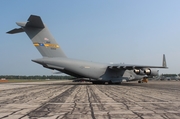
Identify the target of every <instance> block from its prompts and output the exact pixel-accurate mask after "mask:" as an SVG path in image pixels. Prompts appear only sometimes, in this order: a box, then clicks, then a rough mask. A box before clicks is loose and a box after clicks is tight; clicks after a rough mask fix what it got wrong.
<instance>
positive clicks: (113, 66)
mask: <svg viewBox="0 0 180 119" xmlns="http://www.w3.org/2000/svg"><path fill="white" fill-rule="evenodd" d="M108 68H110V69H129V70H131V69H143V68H168V67H167V65H166V58H165V55H164V54H163V61H162V66H148V65H147V66H146V65H132V64H110V65H108Z"/></svg>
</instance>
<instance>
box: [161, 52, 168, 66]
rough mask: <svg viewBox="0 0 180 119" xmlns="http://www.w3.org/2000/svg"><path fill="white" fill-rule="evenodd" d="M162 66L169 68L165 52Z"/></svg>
mask: <svg viewBox="0 0 180 119" xmlns="http://www.w3.org/2000/svg"><path fill="white" fill-rule="evenodd" d="M162 67H166V68H167V64H166V57H165V54H163V61H162Z"/></svg>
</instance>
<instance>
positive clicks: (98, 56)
mask: <svg viewBox="0 0 180 119" xmlns="http://www.w3.org/2000/svg"><path fill="white" fill-rule="evenodd" d="M179 5H180V1H179V0H173V1H170V0H149V1H148V0H64V1H63V0H53V1H50V0H43V1H40V0H34V1H33V0H29V1H22V0H14V1H10V0H4V1H1V2H0V14H1V20H0V22H1V23H0V24H1V28H0V39H1V44H0V75H51V74H52V71H51V70H49V69H45V68H43V67H42V66H41V65H38V64H36V63H34V62H32V61H31V59H37V58H41V57H42V56H41V55H40V53H39V52H38V50H37V49H36V48H35V47H34V46H33V44H32V42H31V41H30V39H29V38H28V36H27V35H26V34H25V33H19V34H14V35H9V34H6V32H7V31H9V30H11V29H13V28H18V26H17V25H16V24H15V22H17V21H20V22H21V21H27V19H28V17H29V16H30V15H31V14H34V15H39V16H41V18H42V20H43V22H44V23H45V24H46V25H47V26H48V28H49V30H50V31H51V33H52V35H53V36H54V38H55V39H56V40H57V42H58V43H59V45H60V46H61V48H62V49H63V51H64V52H65V54H66V55H67V56H68V57H70V58H74V59H81V60H88V61H94V62H102V63H110V62H114V63H128V64H141V65H162V55H163V54H166V60H167V65H168V67H169V69H166V70H165V69H160V73H180V63H179V62H180V7H179Z"/></svg>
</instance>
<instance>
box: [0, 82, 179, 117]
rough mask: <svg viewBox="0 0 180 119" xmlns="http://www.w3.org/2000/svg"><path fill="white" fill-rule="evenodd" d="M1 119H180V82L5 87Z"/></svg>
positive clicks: (1, 88) (1, 91)
mask: <svg viewBox="0 0 180 119" xmlns="http://www.w3.org/2000/svg"><path fill="white" fill-rule="evenodd" d="M0 119H180V82H179V81H149V82H148V83H147V84H146V83H142V84H138V83H137V82H127V83H126V82H125V83H123V84H122V85H93V84H91V83H84V82H80V83H78V82H71V81H46V82H33V83H1V84H0Z"/></svg>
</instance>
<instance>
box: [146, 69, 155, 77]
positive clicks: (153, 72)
mask: <svg viewBox="0 0 180 119" xmlns="http://www.w3.org/2000/svg"><path fill="white" fill-rule="evenodd" d="M144 73H145V74H146V75H152V76H157V75H158V70H152V69H145V70H144Z"/></svg>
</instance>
